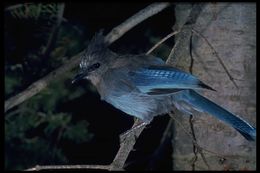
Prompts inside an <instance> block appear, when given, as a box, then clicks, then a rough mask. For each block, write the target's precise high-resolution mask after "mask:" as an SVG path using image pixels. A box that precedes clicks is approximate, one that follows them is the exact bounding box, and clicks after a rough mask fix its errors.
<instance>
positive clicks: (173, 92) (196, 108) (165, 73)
mask: <svg viewBox="0 0 260 173" xmlns="http://www.w3.org/2000/svg"><path fill="white" fill-rule="evenodd" d="M108 45H109V44H108V43H107V42H106V41H105V37H104V35H103V33H102V32H98V33H96V34H95V35H94V37H93V38H92V39H91V40H90V42H89V44H88V46H87V48H86V49H85V51H84V53H83V55H82V57H81V61H80V63H79V71H78V73H77V75H76V76H75V77H74V79H73V80H72V83H75V82H77V81H79V80H82V79H87V80H89V81H91V83H92V84H93V85H94V86H95V87H96V89H97V91H98V93H99V95H100V98H101V100H104V101H106V102H108V103H109V104H111V105H113V106H114V107H115V108H117V109H119V110H121V111H123V112H124V113H126V114H128V115H130V116H134V117H137V118H139V119H141V120H142V121H143V122H144V124H149V123H150V122H151V121H152V120H153V118H154V117H155V116H158V115H164V114H167V113H169V112H170V111H171V110H172V109H173V107H176V108H177V109H178V110H180V111H181V112H183V113H184V114H189V115H193V114H194V113H195V112H205V113H207V114H208V115H211V116H213V117H215V118H217V119H219V120H221V121H222V122H223V123H226V124H227V125H229V126H231V127H233V128H234V129H236V130H237V131H238V132H239V133H240V134H241V135H242V136H244V137H245V139H247V140H249V141H254V140H255V139H256V128H255V127H253V126H252V125H250V124H249V123H248V122H247V121H245V120H244V119H242V118H241V117H239V116H238V115H235V114H233V113H231V112H230V111H228V110H227V109H225V108H223V107H222V106H220V105H218V104H216V103H215V102H213V101H211V100H210V99H208V98H206V97H204V96H202V95H201V94H199V93H198V91H200V90H202V89H206V90H213V91H216V90H214V89H213V88H212V87H210V86H208V85H207V84H205V83H203V82H202V81H201V80H199V79H198V77H196V76H194V75H192V74H190V73H188V72H185V71H183V70H180V69H177V68H175V67H172V66H170V65H167V64H166V63H165V61H163V60H162V59H161V58H159V57H155V56H152V55H146V54H138V55H131V54H127V55H121V54H118V53H115V52H113V51H111V50H110V49H109V48H108Z"/></svg>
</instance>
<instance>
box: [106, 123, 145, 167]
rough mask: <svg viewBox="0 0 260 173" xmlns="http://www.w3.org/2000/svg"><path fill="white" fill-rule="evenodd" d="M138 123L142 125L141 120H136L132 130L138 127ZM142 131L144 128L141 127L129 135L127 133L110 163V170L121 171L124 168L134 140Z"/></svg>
mask: <svg viewBox="0 0 260 173" xmlns="http://www.w3.org/2000/svg"><path fill="white" fill-rule="evenodd" d="M140 123H142V120H140V119H136V121H135V123H134V125H133V127H132V128H134V127H136V126H138V125H139V124H140ZM144 129H145V126H142V127H140V128H138V129H135V130H134V131H131V133H129V134H128V136H127V137H126V138H125V139H124V140H123V142H122V143H121V144H120V148H119V150H118V152H117V154H116V156H115V158H114V160H113V162H112V163H111V167H110V170H122V169H123V168H124V165H125V161H126V159H127V157H128V155H129V153H130V152H131V151H132V150H133V147H134V145H135V142H136V139H137V138H138V137H139V136H140V134H141V133H142V131H143V130H144Z"/></svg>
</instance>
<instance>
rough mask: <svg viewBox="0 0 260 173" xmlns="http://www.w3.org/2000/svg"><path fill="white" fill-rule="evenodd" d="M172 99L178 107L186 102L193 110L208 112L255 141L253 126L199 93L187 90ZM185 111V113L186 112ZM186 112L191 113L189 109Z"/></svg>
mask: <svg viewBox="0 0 260 173" xmlns="http://www.w3.org/2000/svg"><path fill="white" fill-rule="evenodd" d="M172 97H173V100H174V102H175V103H176V104H177V105H178V103H183V102H184V103H185V104H187V105H189V106H190V108H191V109H192V108H193V109H196V110H198V111H201V112H207V113H209V114H211V115H213V116H214V117H216V118H218V119H219V120H221V121H223V122H225V123H227V124H229V125H231V126H232V127H233V128H235V129H236V130H237V131H238V132H239V133H241V134H242V135H243V136H244V137H245V138H246V139H247V140H255V138H256V129H255V128H254V127H253V126H251V125H250V124H249V123H247V122H246V121H245V120H243V119H242V118H240V117H238V116H236V115H234V114H233V113H231V112H229V111H227V110H226V109H224V108H222V107H221V106H219V105H217V104H216V103H214V102H212V101H210V100H209V99H207V98H205V97H203V96H202V95H200V94H198V93H197V92H195V91H193V90H185V91H181V92H178V93H176V94H174V95H173V96H172ZM187 105H186V107H187ZM183 111H184V112H185V110H183ZM186 112H188V113H190V112H189V109H188V110H187V111H186Z"/></svg>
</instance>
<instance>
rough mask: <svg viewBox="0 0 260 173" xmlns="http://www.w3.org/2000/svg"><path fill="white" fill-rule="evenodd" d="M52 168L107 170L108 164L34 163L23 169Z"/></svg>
mask: <svg viewBox="0 0 260 173" xmlns="http://www.w3.org/2000/svg"><path fill="white" fill-rule="evenodd" d="M53 169H59V170H61V169H104V170H109V169H110V165H44V166H41V165H36V166H35V167H33V168H29V169H26V170H25V171H41V170H53Z"/></svg>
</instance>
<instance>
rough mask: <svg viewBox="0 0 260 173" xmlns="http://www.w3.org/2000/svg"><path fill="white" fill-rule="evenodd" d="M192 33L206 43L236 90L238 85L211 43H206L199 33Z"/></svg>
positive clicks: (205, 39) (194, 31)
mask: <svg viewBox="0 0 260 173" xmlns="http://www.w3.org/2000/svg"><path fill="white" fill-rule="evenodd" d="M192 32H193V33H195V34H196V35H198V36H199V37H201V38H203V40H204V41H206V43H207V44H208V45H209V47H210V48H211V50H212V51H213V54H214V55H215V56H216V57H217V59H218V61H219V63H220V64H221V66H222V67H223V69H224V70H225V72H226V73H227V75H228V77H229V79H230V80H231V82H232V83H233V84H234V86H235V87H236V88H237V89H238V85H237V84H236V82H235V80H234V78H233V77H232V75H231V74H230V72H229V70H228V68H227V67H226V65H225V63H224V62H223V61H222V59H221V58H220V56H219V55H218V53H217V51H216V50H215V49H214V47H213V46H212V45H211V43H210V42H209V41H208V39H207V38H206V37H205V36H204V35H202V34H201V33H199V32H198V31H196V30H194V29H192Z"/></svg>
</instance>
